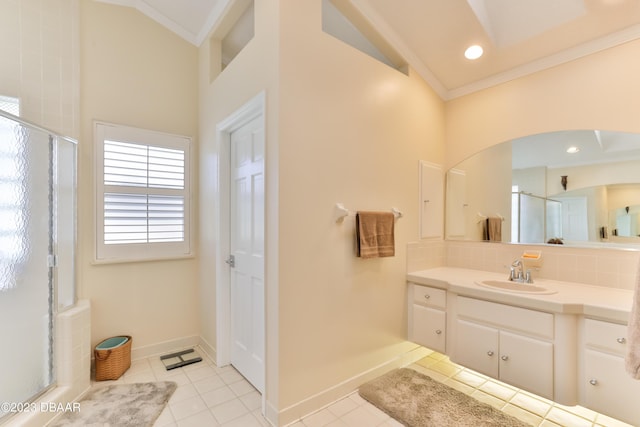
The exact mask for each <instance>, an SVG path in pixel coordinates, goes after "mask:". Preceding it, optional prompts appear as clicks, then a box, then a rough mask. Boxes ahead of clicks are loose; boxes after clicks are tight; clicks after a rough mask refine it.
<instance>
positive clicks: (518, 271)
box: [509, 259, 533, 283]
mask: <svg viewBox="0 0 640 427" xmlns="http://www.w3.org/2000/svg"><path fill="white" fill-rule="evenodd" d="M509 281H510V282H518V283H533V277H531V270H529V269H527V271H526V272H525V271H524V266H523V265H522V260H520V259H516V260H515V261H513V262H512V263H511V267H509Z"/></svg>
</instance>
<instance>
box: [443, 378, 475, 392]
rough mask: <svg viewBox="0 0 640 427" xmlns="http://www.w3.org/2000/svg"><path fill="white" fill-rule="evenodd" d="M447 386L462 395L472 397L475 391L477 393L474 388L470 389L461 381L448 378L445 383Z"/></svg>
mask: <svg viewBox="0 0 640 427" xmlns="http://www.w3.org/2000/svg"><path fill="white" fill-rule="evenodd" d="M444 384H445V385H447V386H449V387H451V388H452V389H454V390H458V391H459V392H461V393H464V394H466V395H471V393H473V392H474V391H476V389H475V388H473V387H469V386H468V385H466V384H464V383H461V382H460V381H457V380H455V379H453V378H448V379H447V380H446V381H445V382H444Z"/></svg>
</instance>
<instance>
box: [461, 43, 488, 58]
mask: <svg viewBox="0 0 640 427" xmlns="http://www.w3.org/2000/svg"><path fill="white" fill-rule="evenodd" d="M483 52H484V51H483V49H482V46H478V45H477V44H474V45H473V46H469V47H468V48H467V50H465V51H464V57H465V58H467V59H478V58H480V57H481V56H482V53H483Z"/></svg>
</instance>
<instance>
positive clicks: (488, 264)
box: [407, 241, 640, 289]
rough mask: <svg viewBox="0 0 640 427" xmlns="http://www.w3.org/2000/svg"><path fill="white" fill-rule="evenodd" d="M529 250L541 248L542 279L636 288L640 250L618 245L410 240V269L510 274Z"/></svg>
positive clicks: (538, 275)
mask: <svg viewBox="0 0 640 427" xmlns="http://www.w3.org/2000/svg"><path fill="white" fill-rule="evenodd" d="M526 250H539V251H542V257H543V264H542V267H541V268H540V269H539V270H537V271H533V277H534V280H535V278H536V277H538V278H543V279H552V280H561V281H567V282H577V283H583V284H587V285H597V286H606V287H612V288H621V289H633V288H634V286H635V281H636V272H637V271H638V262H639V260H640V251H636V250H626V249H619V248H576V247H571V246H551V245H548V246H543V245H539V246H532V245H512V244H503V243H490V242H466V241H446V242H444V241H424V242H416V243H409V245H408V247H407V271H419V270H425V269H428V268H433V267H441V266H448V267H460V268H470V269H474V270H483V271H491V272H496V273H504V275H505V278H506V277H507V275H508V273H509V265H510V264H511V263H512V262H513V260H515V259H516V258H519V257H520V256H521V255H522V253H523V252H524V251H526Z"/></svg>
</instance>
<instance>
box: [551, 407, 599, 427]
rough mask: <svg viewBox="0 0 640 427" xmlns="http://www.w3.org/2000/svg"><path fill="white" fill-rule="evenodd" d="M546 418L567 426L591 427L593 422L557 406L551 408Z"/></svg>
mask: <svg viewBox="0 0 640 427" xmlns="http://www.w3.org/2000/svg"><path fill="white" fill-rule="evenodd" d="M546 419H547V420H549V421H553V422H554V423H556V424H560V425H561V426H565V427H591V426H593V423H592V422H591V421H589V420H587V419H584V418H582V417H579V416H577V415H575V414H572V413H571V412H567V411H565V410H564V409H560V408H557V407H554V408H551V410H550V411H549V413H548V414H547V416H546Z"/></svg>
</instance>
